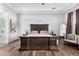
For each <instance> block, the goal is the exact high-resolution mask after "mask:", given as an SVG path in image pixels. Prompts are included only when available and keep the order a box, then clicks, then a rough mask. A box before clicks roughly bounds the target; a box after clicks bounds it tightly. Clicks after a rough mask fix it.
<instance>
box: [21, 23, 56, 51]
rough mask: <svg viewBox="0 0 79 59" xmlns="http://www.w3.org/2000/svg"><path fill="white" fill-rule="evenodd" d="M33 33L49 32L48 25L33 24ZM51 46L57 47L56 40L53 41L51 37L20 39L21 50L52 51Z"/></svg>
mask: <svg viewBox="0 0 79 59" xmlns="http://www.w3.org/2000/svg"><path fill="white" fill-rule="evenodd" d="M30 27H31V28H30V29H31V31H34V30H37V31H38V32H39V33H40V31H41V30H45V31H48V24H31V25H30ZM50 45H55V46H56V39H55V40H53V41H51V40H50V37H20V50H22V51H23V50H29V49H30V50H31V49H37V50H40V49H46V50H49V49H50Z"/></svg>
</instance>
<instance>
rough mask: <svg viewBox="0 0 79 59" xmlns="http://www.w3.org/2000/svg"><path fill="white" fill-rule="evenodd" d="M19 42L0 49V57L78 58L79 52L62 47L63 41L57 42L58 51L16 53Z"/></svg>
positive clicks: (68, 47) (71, 48)
mask: <svg viewBox="0 0 79 59" xmlns="http://www.w3.org/2000/svg"><path fill="white" fill-rule="evenodd" d="M19 47H20V41H19V40H17V41H15V42H12V43H10V44H7V45H6V46H4V47H2V48H0V56H79V50H76V49H75V48H74V47H71V46H68V45H63V40H62V39H60V40H59V51H53V50H27V51H18V49H19Z"/></svg>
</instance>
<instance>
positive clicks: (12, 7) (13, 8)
mask: <svg viewBox="0 0 79 59" xmlns="http://www.w3.org/2000/svg"><path fill="white" fill-rule="evenodd" d="M3 4H4V5H7V6H8V7H10V8H11V9H12V10H13V11H14V12H16V13H17V12H18V11H19V10H18V9H17V8H15V7H14V6H12V5H11V4H10V3H3Z"/></svg>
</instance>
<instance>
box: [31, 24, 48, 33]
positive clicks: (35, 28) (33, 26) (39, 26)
mask: <svg viewBox="0 0 79 59" xmlns="http://www.w3.org/2000/svg"><path fill="white" fill-rule="evenodd" d="M30 30H31V31H38V32H39V33H40V31H42V30H43V31H44V30H45V31H48V24H30Z"/></svg>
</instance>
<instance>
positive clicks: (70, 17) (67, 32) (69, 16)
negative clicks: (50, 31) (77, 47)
mask: <svg viewBox="0 0 79 59" xmlns="http://www.w3.org/2000/svg"><path fill="white" fill-rule="evenodd" d="M72 14H73V12H71V13H68V18H67V28H66V34H71V33H72V22H71V21H72Z"/></svg>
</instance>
